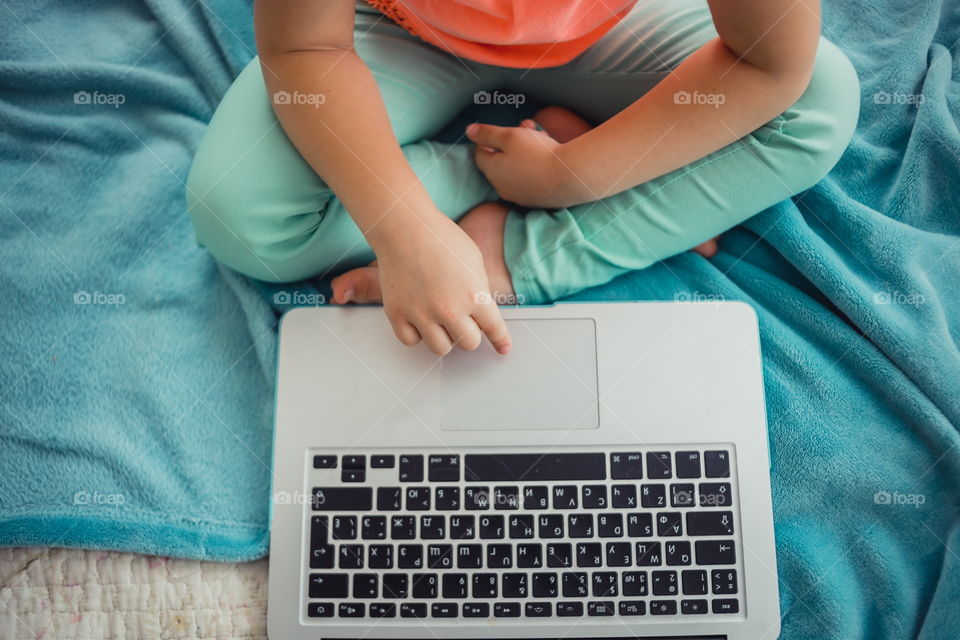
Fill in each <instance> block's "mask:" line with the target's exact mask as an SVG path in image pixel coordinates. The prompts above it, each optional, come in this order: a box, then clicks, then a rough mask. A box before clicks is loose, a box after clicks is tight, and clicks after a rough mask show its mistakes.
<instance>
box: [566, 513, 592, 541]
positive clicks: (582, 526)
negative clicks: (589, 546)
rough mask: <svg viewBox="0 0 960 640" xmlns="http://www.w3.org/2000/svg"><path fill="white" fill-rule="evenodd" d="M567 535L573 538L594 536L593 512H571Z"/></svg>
mask: <svg viewBox="0 0 960 640" xmlns="http://www.w3.org/2000/svg"><path fill="white" fill-rule="evenodd" d="M567 535H568V536H570V537H571V538H592V537H593V514H592V513H571V514H570V515H569V516H567Z"/></svg>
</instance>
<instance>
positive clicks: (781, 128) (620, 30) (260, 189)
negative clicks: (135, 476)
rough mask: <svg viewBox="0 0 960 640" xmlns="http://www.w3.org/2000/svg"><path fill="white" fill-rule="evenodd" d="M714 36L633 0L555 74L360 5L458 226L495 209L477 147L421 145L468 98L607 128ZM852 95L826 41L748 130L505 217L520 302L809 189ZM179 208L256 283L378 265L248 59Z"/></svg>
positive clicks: (851, 107)
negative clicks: (582, 194)
mask: <svg viewBox="0 0 960 640" xmlns="http://www.w3.org/2000/svg"><path fill="white" fill-rule="evenodd" d="M714 37H716V31H715V30H714V28H713V22H712V20H711V17H710V13H709V11H708V10H707V7H706V4H705V2H704V1H703V0H641V2H639V3H638V5H637V7H636V8H635V9H634V10H633V11H632V12H631V13H630V14H629V15H628V16H627V17H626V18H625V19H624V20H623V21H622V22H621V23H620V24H619V25H618V26H616V27H615V28H614V29H613V30H611V31H610V32H609V33H608V34H607V35H606V36H604V38H602V39H601V40H600V41H599V42H598V43H596V44H595V45H593V46H592V47H591V48H590V49H589V50H588V51H586V52H585V53H583V54H582V55H580V56H579V57H577V58H576V59H574V60H573V61H572V62H570V63H568V64H566V65H564V66H561V67H554V68H549V69H533V70H523V69H507V68H500V67H491V66H487V65H482V64H476V63H472V62H469V61H464V60H460V59H457V58H455V57H453V56H451V55H449V54H447V53H445V52H443V51H441V50H439V49H437V48H435V47H433V46H431V45H428V44H426V43H423V42H421V41H420V40H418V39H416V38H415V37H413V36H411V35H410V34H408V33H407V32H406V31H405V30H404V29H402V28H401V27H399V26H397V25H395V24H393V23H391V22H389V21H388V20H387V19H386V18H384V17H382V16H381V15H380V14H378V13H376V12H375V11H374V10H372V9H369V8H366V9H363V8H361V7H358V12H357V19H356V31H355V41H356V49H357V52H358V53H359V55H360V56H361V57H362V58H363V60H364V61H365V62H366V63H367V65H368V66H369V67H370V69H371V70H372V72H373V74H374V76H375V77H376V79H377V83H378V85H379V87H380V91H381V94H382V95H383V99H384V102H385V104H386V108H387V112H388V114H389V117H390V122H391V123H392V125H393V128H394V131H395V132H396V136H397V138H398V140H399V142H400V144H401V145H402V147H403V151H404V153H405V155H406V157H407V160H408V161H409V163H410V165H411V166H412V168H413V170H414V171H415V172H416V174H417V175H418V176H419V177H420V179H421V180H422V181H423V183H424V185H425V186H426V188H427V190H428V192H429V193H430V195H431V197H432V198H433V200H434V202H435V203H436V205H437V206H438V207H439V209H440V210H441V211H443V212H444V213H445V214H446V215H447V216H449V217H450V218H452V219H454V220H456V219H459V218H460V217H461V216H463V215H464V214H465V213H467V212H468V211H469V210H470V209H471V208H473V207H475V206H477V205H478V204H481V203H483V202H487V201H492V200H496V199H497V197H496V194H495V193H494V191H493V189H492V188H491V187H490V185H489V184H488V183H487V181H486V180H485V178H484V177H483V175H482V174H481V173H480V172H479V171H478V170H477V168H476V166H475V165H474V163H473V159H472V145H469V144H442V143H439V142H434V141H431V140H430V138H431V136H434V135H436V133H437V132H438V131H439V130H440V129H441V128H442V127H443V126H444V125H445V124H446V123H448V122H449V121H450V120H451V119H452V118H453V117H454V116H455V115H456V114H457V113H458V112H460V111H461V110H462V109H464V108H465V107H466V106H467V105H469V104H471V103H472V102H474V100H475V98H474V94H475V93H476V92H478V91H488V92H493V90H495V89H498V90H500V91H501V92H504V91H506V92H511V93H513V94H519V95H523V96H524V97H525V98H527V97H529V98H528V99H536V100H537V101H538V102H540V103H543V104H559V105H563V106H566V107H569V108H571V109H573V110H574V111H576V112H578V113H581V114H583V115H584V116H586V117H587V118H590V119H593V120H594V121H602V120H605V119H607V118H609V117H610V116H612V115H613V114H615V113H617V112H618V111H620V110H621V109H623V108H624V107H626V106H627V105H629V104H631V103H632V102H633V101H635V100H636V99H637V98H639V97H640V96H641V95H643V94H644V93H645V92H646V91H648V90H649V89H650V88H651V87H653V86H654V85H655V84H657V82H659V81H660V80H661V79H662V78H663V77H664V76H665V75H666V74H667V73H668V72H669V71H670V70H671V69H672V68H674V67H676V66H677V65H678V64H679V63H680V62H681V61H682V60H683V59H684V58H685V57H686V56H687V55H689V54H690V53H692V52H693V51H694V50H696V49H697V48H699V47H700V46H701V45H702V44H704V43H705V42H707V41H708V40H710V39H712V38H714ZM480 95H481V96H482V95H483V94H480ZM500 95H503V93H501V94H500ZM859 95H860V92H859V88H858V81H857V76H856V73H855V71H854V70H853V67H852V65H851V64H850V62H849V61H848V60H847V59H846V57H845V56H844V55H843V53H841V52H840V50H839V49H837V48H836V46H834V45H833V44H832V43H830V42H828V41H826V40H822V41H821V43H820V48H819V52H818V54H817V60H816V68H815V70H814V74H813V79H812V81H811V83H810V86H809V88H808V89H807V90H806V92H805V93H804V94H803V96H801V98H800V99H799V100H798V101H797V103H796V104H794V105H793V106H792V107H790V109H788V110H787V111H786V112H784V113H783V114H782V115H780V116H778V117H776V118H774V119H773V120H771V121H770V122H768V123H767V124H765V125H764V126H762V127H760V128H759V129H757V130H756V131H754V132H753V133H751V134H750V135H747V136H745V137H743V138H742V139H740V140H737V141H736V142H734V143H733V144H731V145H729V146H727V147H725V148H723V149H721V150H719V151H717V152H715V153H713V154H710V155H709V156H706V157H704V158H702V159H700V160H698V161H696V162H693V163H691V164H690V165H688V166H686V167H683V168H681V169H678V170H676V171H673V172H671V173H668V174H666V175H663V176H661V177H659V178H656V179H654V180H651V181H649V182H646V183H644V184H641V185H638V186H636V187H634V188H632V189H628V190H626V191H624V192H622V193H619V194H617V195H615V196H611V197H608V198H604V199H603V200H599V201H597V202H593V203H587V204H582V205H578V206H574V207H570V208H568V209H560V210H533V211H519V210H517V211H511V212H510V214H509V216H508V218H507V224H506V229H505V239H504V249H505V254H506V260H507V266H508V267H509V269H510V273H511V275H512V278H513V284H514V288H515V290H516V293H517V295H518V297H519V299H521V300H523V301H525V302H527V303H540V302H546V301H549V300H554V299H557V298H560V297H563V296H566V295H569V294H572V293H575V292H577V291H579V290H581V289H585V288H587V287H591V286H595V285H599V284H602V283H604V282H607V281H609V280H611V279H613V278H614V277H616V276H618V275H620V274H622V273H624V272H626V271H628V270H631V269H643V268H645V267H648V266H650V265H651V264H653V263H655V262H657V261H659V260H663V259H665V258H667V257H669V256H672V255H674V254H677V253H680V252H682V251H685V250H687V249H690V248H691V247H694V246H696V245H697V244H699V243H701V242H704V241H705V240H708V239H710V238H711V237H713V236H715V235H717V234H719V233H721V232H723V231H725V230H727V229H730V228H731V227H733V226H735V225H737V224H739V223H740V222H742V221H744V220H746V219H747V218H749V217H750V216H753V215H754V214H756V213H758V212H760V211H762V210H763V209H765V208H767V207H769V206H771V205H773V204H774V203H776V202H779V201H780V200H783V199H785V198H787V197H789V196H791V195H794V194H796V193H798V192H800V191H803V190H804V189H807V188H809V187H810V186H812V185H813V184H814V183H816V182H817V181H818V180H820V178H822V177H823V176H824V175H825V174H826V173H827V172H828V171H829V170H830V168H831V167H832V166H833V165H834V164H835V163H836V161H837V160H838V158H839V157H840V154H841V153H842V152H843V150H844V148H845V147H846V145H847V143H848V142H849V140H850V138H851V136H852V135H853V129H854V126H855V124H856V120H857V114H858V110H859ZM478 100H480V101H482V100H483V98H482V97H480V98H478ZM518 119H519V118H518ZM187 201H188V208H189V212H190V215H191V217H192V218H193V223H194V226H195V228H196V233H197V239H198V241H199V242H200V243H201V244H203V245H204V246H206V247H207V249H208V250H209V251H210V252H211V253H212V254H213V255H214V256H215V257H216V258H217V259H218V260H220V261H221V262H222V263H223V264H225V265H227V266H228V267H231V268H233V269H236V270H238V271H240V272H242V273H244V274H247V275H249V276H252V277H254V278H257V279H260V280H266V281H270V282H289V281H294V280H301V279H304V278H309V277H313V276H320V275H324V274H326V273H329V272H332V271H335V270H336V271H339V270H342V269H345V268H351V267H355V266H358V265H362V264H365V263H367V262H369V261H370V260H372V259H373V253H372V251H371V249H370V247H369V246H368V245H367V243H366V241H365V240H364V238H363V236H362V235H361V234H360V232H359V230H358V229H357V227H356V225H355V224H354V223H353V221H352V220H351V218H350V216H349V215H348V213H347V212H346V210H345V209H344V208H343V206H342V205H341V203H340V201H339V199H338V198H337V197H336V195H334V193H333V192H332V191H331V190H330V189H329V188H328V187H327V186H326V184H324V182H323V180H322V179H321V178H320V177H319V176H318V175H317V174H316V173H315V172H314V171H313V170H312V169H311V168H310V166H309V165H308V164H307V163H306V162H305V161H304V160H303V159H302V158H301V156H300V155H299V153H298V152H297V151H296V149H295V148H294V147H293V145H292V144H291V143H290V141H289V140H288V139H287V137H286V135H285V134H284V132H283V130H282V129H281V127H280V125H279V123H278V121H277V119H276V117H275V116H274V113H273V110H272V108H271V102H270V100H269V98H268V96H267V94H266V89H265V87H264V83H263V78H262V75H261V70H260V65H259V61H258V60H257V59H254V60H253V61H251V62H250V64H249V65H248V66H247V68H246V69H244V71H243V72H242V73H241V74H240V76H239V77H238V78H237V80H236V81H235V82H234V84H233V86H232V87H231V88H230V90H229V91H228V92H227V94H226V96H225V97H224V98H223V102H222V103H221V104H220V106H219V107H218V109H217V111H216V113H215V114H214V116H213V119H212V120H211V122H210V126H209V128H208V130H207V133H206V136H205V137H204V139H203V142H202V143H201V145H200V149H199V150H198V152H197V155H196V159H195V161H194V165H193V168H192V170H191V173H190V177H189V181H188V185H187Z"/></svg>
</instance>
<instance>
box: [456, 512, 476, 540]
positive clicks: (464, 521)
mask: <svg viewBox="0 0 960 640" xmlns="http://www.w3.org/2000/svg"><path fill="white" fill-rule="evenodd" d="M476 522H477V521H476V519H475V518H474V517H473V516H450V539H451V540H472V539H473V538H476V537H477V525H476Z"/></svg>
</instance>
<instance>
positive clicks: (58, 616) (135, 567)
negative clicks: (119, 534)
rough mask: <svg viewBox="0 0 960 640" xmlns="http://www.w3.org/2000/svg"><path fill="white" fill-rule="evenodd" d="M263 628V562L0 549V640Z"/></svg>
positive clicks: (196, 634)
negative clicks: (224, 562)
mask: <svg viewBox="0 0 960 640" xmlns="http://www.w3.org/2000/svg"><path fill="white" fill-rule="evenodd" d="M266 628H267V561H266V560H258V561H256V562H249V563H243V564H222V563H215V562H198V561H192V560H172V559H170V558H160V557H156V556H142V555H136V554H132V553H118V552H109V551H80V550H76V549H41V548H0V640H13V639H17V638H37V639H39V638H44V639H54V640H60V639H61V638H64V639H69V640H73V639H74V638H76V639H78V640H85V639H88V638H89V639H91V640H114V639H123V638H183V639H188V638H238V639H243V640H246V639H252V638H266V637H267V636H266V634H267V630H266Z"/></svg>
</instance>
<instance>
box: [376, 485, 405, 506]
mask: <svg viewBox="0 0 960 640" xmlns="http://www.w3.org/2000/svg"><path fill="white" fill-rule="evenodd" d="M402 498H403V489H401V488H400V487H380V488H379V489H377V511H400V509H401V508H403V503H402Z"/></svg>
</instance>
